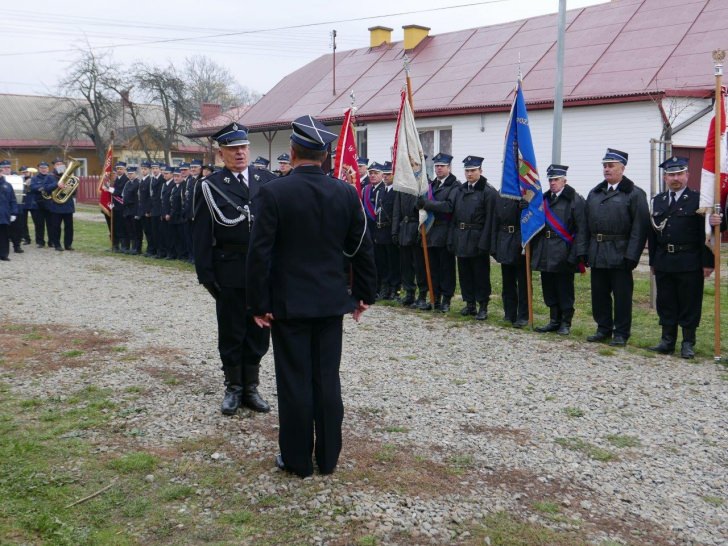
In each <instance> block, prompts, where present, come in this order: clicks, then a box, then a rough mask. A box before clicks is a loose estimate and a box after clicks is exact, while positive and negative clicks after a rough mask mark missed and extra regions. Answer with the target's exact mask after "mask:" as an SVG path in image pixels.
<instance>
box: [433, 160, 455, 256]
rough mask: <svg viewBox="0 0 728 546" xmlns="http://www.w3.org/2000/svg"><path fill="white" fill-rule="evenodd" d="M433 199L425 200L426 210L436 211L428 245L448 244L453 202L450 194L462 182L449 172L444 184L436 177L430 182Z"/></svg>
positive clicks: (442, 245)
mask: <svg viewBox="0 0 728 546" xmlns="http://www.w3.org/2000/svg"><path fill="white" fill-rule="evenodd" d="M430 186H431V187H432V196H433V197H434V200H433V201H430V200H428V201H425V210H426V211H428V212H434V213H435V222H434V223H433V224H432V227H431V228H430V231H428V232H427V246H428V247H445V246H447V236H448V232H449V230H450V220H451V218H452V205H453V202H452V200H451V199H450V196H451V195H452V194H453V192H455V191H457V189H458V188H459V187H460V182H459V181H458V179H457V178H455V175H454V174H449V175H448V177H447V178H446V179H445V180H443V182H442V184H441V183H440V181H439V180H438V179H437V178H436V179H435V180H433V181H432V182H430Z"/></svg>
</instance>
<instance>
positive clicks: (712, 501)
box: [701, 495, 725, 506]
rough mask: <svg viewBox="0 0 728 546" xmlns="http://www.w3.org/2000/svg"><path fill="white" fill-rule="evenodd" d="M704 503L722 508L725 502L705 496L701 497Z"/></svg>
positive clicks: (718, 498)
mask: <svg viewBox="0 0 728 546" xmlns="http://www.w3.org/2000/svg"><path fill="white" fill-rule="evenodd" d="M701 498H702V499H703V500H704V501H705V502H707V503H708V504H710V505H713V506H723V505H724V504H725V501H724V500H723V499H722V498H720V497H714V496H712V495H706V496H704V497H701Z"/></svg>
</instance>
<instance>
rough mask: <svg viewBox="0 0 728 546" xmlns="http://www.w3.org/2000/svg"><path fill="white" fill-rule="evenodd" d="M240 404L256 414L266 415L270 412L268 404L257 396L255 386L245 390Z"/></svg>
mask: <svg viewBox="0 0 728 546" xmlns="http://www.w3.org/2000/svg"><path fill="white" fill-rule="evenodd" d="M242 404H243V406H245V407H246V408H249V409H251V410H253V411H257V412H258V413H268V412H269V411H270V404H268V402H266V401H265V400H263V397H262V396H260V394H258V387H257V385H253V386H250V387H246V388H245V391H244V392H243V398H242Z"/></svg>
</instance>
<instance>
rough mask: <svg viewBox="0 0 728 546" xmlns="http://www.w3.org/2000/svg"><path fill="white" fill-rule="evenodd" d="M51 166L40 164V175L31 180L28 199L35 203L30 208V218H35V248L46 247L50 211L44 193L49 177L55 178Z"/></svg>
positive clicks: (42, 162) (43, 162) (45, 163)
mask: <svg viewBox="0 0 728 546" xmlns="http://www.w3.org/2000/svg"><path fill="white" fill-rule="evenodd" d="M49 169H50V167H49V165H48V163H47V162H45V161H41V162H40V163H38V174H36V175H35V176H34V177H33V178H31V180H30V191H29V192H28V195H27V197H28V199H29V200H30V201H31V202H34V203H35V206H34V207H32V206H31V207H30V216H31V218H33V226H34V227H35V246H37V247H38V248H43V247H44V246H45V233H46V226H47V222H48V209H47V207H46V205H45V202H44V201H45V199H44V198H43V195H42V193H41V192H42V191H43V188H44V187H45V184H46V182H47V179H48V177H49V176H53V175H52V174H50V172H49Z"/></svg>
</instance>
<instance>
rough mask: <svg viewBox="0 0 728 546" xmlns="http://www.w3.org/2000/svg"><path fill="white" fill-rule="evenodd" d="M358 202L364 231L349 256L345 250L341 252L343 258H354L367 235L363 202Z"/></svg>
mask: <svg viewBox="0 0 728 546" xmlns="http://www.w3.org/2000/svg"><path fill="white" fill-rule="evenodd" d="M358 201H359V206H360V207H361V213H362V216H364V229H363V230H362V232H361V239H359V244H358V245H356V248H355V249H354V252H352V253H351V254H348V253H347V252H346V251H345V250H344V251H343V252H344V256H346V257H347V258H353V257H354V256H356V254H357V252H359V249H360V248H361V244H362V243H363V242H364V237H366V234H367V213H366V212H364V203H363V201H362V200H361V199H358Z"/></svg>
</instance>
